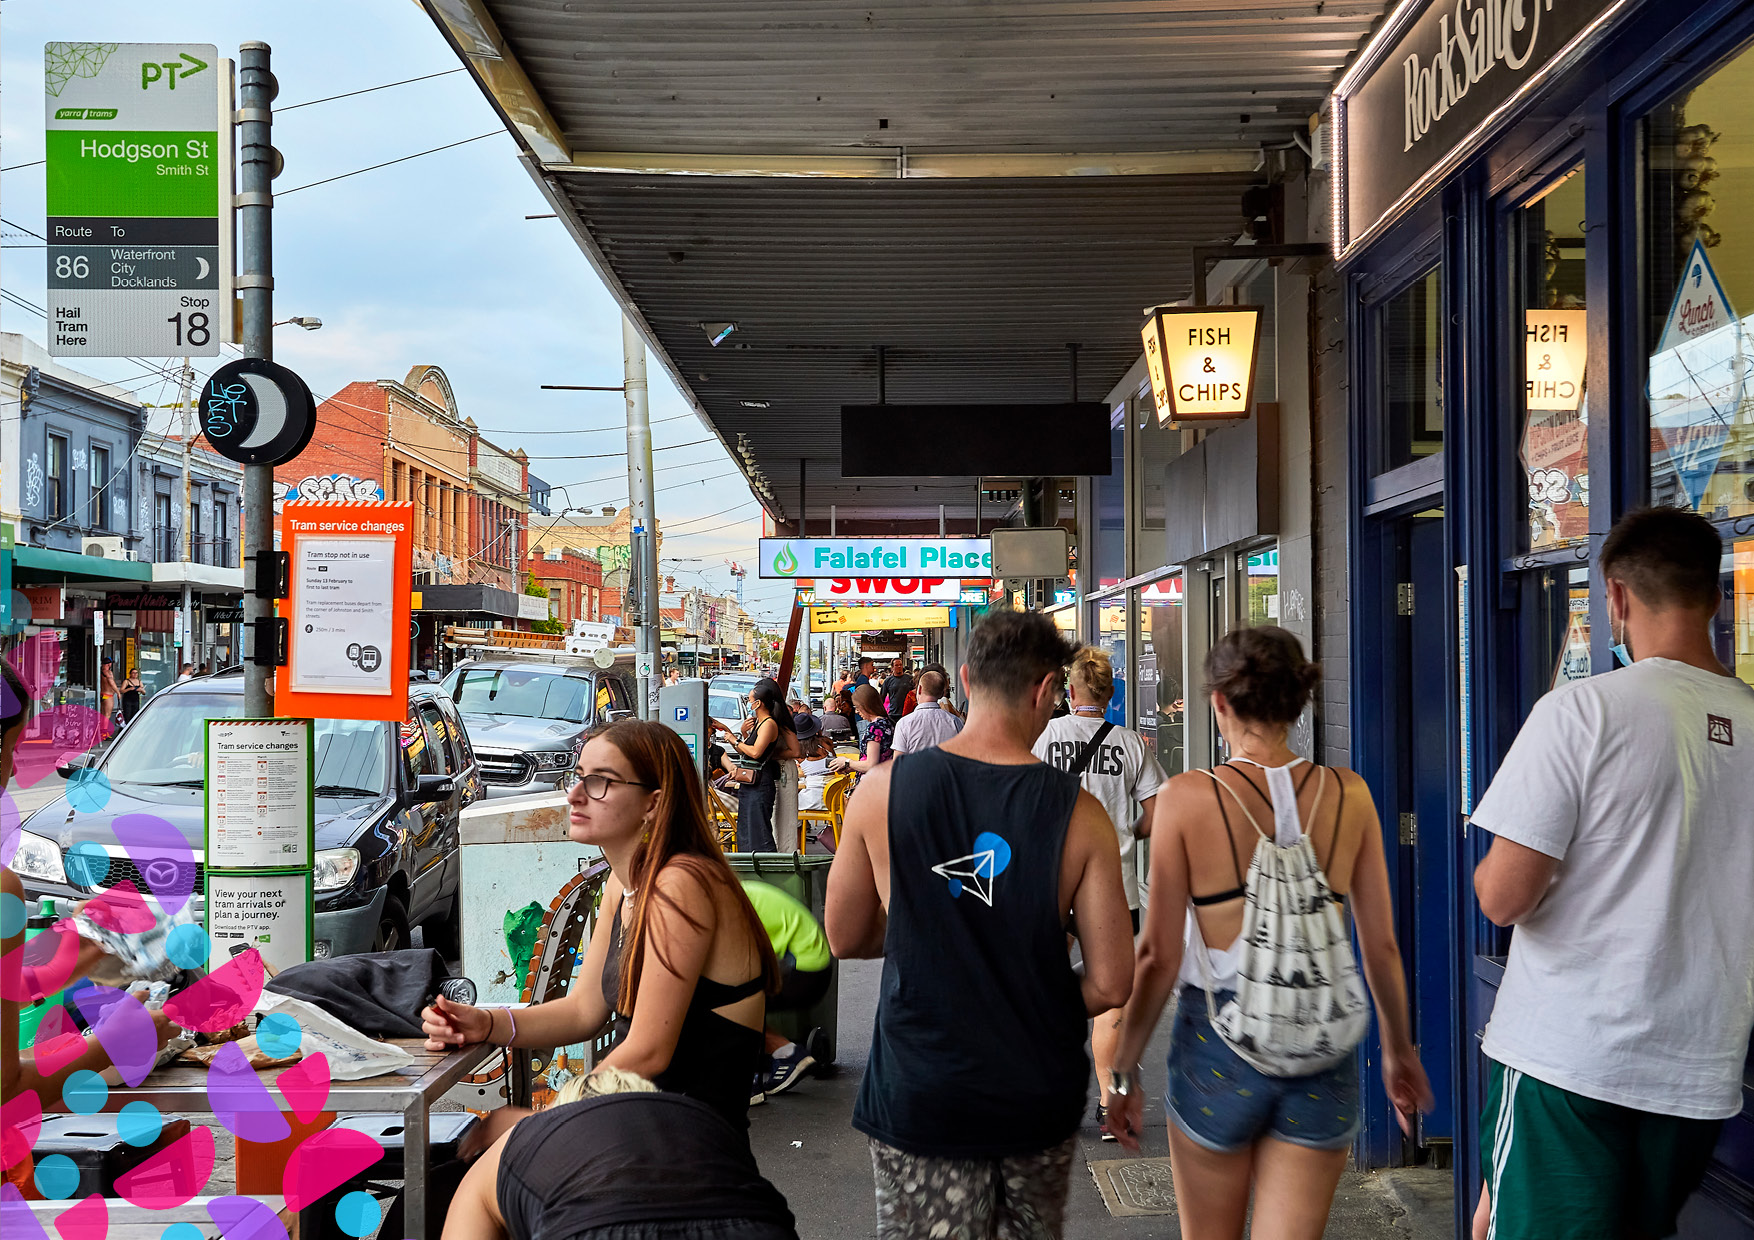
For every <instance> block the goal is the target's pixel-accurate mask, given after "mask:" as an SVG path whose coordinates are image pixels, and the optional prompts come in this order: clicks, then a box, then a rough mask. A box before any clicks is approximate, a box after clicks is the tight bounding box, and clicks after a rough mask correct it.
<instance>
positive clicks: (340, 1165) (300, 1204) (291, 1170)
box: [203, 1128, 384, 1210]
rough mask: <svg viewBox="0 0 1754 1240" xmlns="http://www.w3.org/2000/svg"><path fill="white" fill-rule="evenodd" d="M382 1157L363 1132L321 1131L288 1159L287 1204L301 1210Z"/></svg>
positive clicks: (282, 1184)
mask: <svg viewBox="0 0 1754 1240" xmlns="http://www.w3.org/2000/svg"><path fill="white" fill-rule="evenodd" d="M203 1131H205V1130H203ZM383 1156H384V1147H383V1146H381V1145H379V1144H378V1142H377V1139H376V1138H374V1137H368V1136H366V1135H365V1133H363V1132H354V1131H352V1130H351V1129H347V1128H330V1129H327V1130H325V1131H323V1132H319V1133H317V1134H316V1135H315V1136H313V1137H311V1138H309V1139H308V1140H306V1141H304V1142H303V1143H302V1144H300V1145H299V1147H298V1148H297V1149H296V1150H294V1151H293V1152H292V1157H291V1158H288V1159H287V1160H286V1174H285V1176H284V1177H282V1179H281V1182H280V1188H281V1191H282V1192H284V1193H285V1194H286V1204H287V1205H289V1206H291V1207H292V1208H293V1209H295V1210H302V1209H304V1208H305V1207H306V1206H308V1205H310V1204H311V1202H313V1201H316V1200H317V1199H318V1198H319V1197H321V1196H322V1195H323V1194H324V1193H326V1192H328V1191H329V1190H330V1189H332V1188H339V1187H340V1186H341V1185H343V1184H345V1183H347V1181H349V1180H351V1179H352V1178H353V1177H354V1176H356V1175H358V1174H359V1173H360V1172H361V1171H364V1170H365V1169H366V1168H367V1167H369V1166H371V1165H372V1164H373V1163H375V1162H377V1161H378V1160H379V1159H380V1158H382V1157H383Z"/></svg>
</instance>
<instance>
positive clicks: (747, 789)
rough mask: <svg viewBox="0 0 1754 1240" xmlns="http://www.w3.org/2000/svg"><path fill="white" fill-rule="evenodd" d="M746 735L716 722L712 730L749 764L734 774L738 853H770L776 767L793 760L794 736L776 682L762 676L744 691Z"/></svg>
mask: <svg viewBox="0 0 1754 1240" xmlns="http://www.w3.org/2000/svg"><path fill="white" fill-rule="evenodd" d="M749 707H750V712H751V713H750V716H749V719H748V721H747V722H746V723H745V725H744V726H745V727H746V728H747V729H748V735H747V736H744V737H739V736H738V734H737V733H735V732H733V731H731V729H730V728H729V727H728V726H727V725H725V724H723V723H721V722H720V721H719V720H717V719H712V720H710V722H711V724H712V726H713V727H715V728H717V729H718V730H719V731H721V732H723V733H725V736H726V738H727V739H726V742H725V743H726V744H727V745H728V746H729V747H730V748H731V749H734V750H736V751H737V752H738V753H739V754H741V755H742V756H743V757H745V758H747V759H749V760H750V763H751V765H748V766H745V767H743V768H742V769H741V773H739V774H737V775H736V776H735V778H736V780H737V783H738V784H739V785H740V787H739V788H738V789H737V851H738V852H773V851H774V837H773V807H774V798H775V796H776V795H777V794H778V781H779V773H780V763H781V762H784V761H787V760H790V759H793V758H796V757H797V756H798V744H797V736H796V734H795V733H794V732H793V731H792V728H793V724H792V712H791V711H789V710H787V709H786V703H785V699H784V698H783V697H781V696H780V687H779V684H778V683H777V682H776V681H775V680H774V679H773V678H772V677H771V676H763V677H762V678H761V679H760V680H758V681H756V682H755V685H754V686H753V687H752V688H751V689H750V690H749Z"/></svg>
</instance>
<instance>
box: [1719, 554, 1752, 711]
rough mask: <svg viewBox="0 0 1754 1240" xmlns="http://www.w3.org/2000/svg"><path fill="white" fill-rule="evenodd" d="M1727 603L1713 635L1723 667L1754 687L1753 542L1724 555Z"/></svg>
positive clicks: (1720, 611)
mask: <svg viewBox="0 0 1754 1240" xmlns="http://www.w3.org/2000/svg"><path fill="white" fill-rule="evenodd" d="M1723 584H1724V602H1723V606H1722V608H1721V609H1719V611H1718V621H1717V624H1716V626H1715V628H1714V631H1713V634H1712V636H1713V639H1714V644H1715V645H1716V647H1717V657H1718V659H1719V660H1720V661H1721V662H1722V663H1723V665H1724V666H1725V667H1727V668H1729V669H1730V670H1731V671H1732V672H1734V673H1735V674H1736V675H1737V676H1738V677H1740V678H1741V679H1742V680H1743V681H1745V682H1746V683H1748V684H1750V685H1754V538H1744V539H1742V540H1741V541H1740V542H1737V543H1734V544H1732V546H1731V547H1730V549H1729V550H1728V551H1726V552H1725V553H1724V581H1723Z"/></svg>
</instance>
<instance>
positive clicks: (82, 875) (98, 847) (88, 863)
mask: <svg viewBox="0 0 1754 1240" xmlns="http://www.w3.org/2000/svg"><path fill="white" fill-rule="evenodd" d="M66 866H67V877H68V878H69V879H70V880H72V881H73V882H75V883H77V884H78V885H79V886H81V887H96V886H98V885H100V884H101V883H102V882H103V881H104V880H105V879H107V878H108V877H109V876H110V854H109V853H107V852H105V851H104V846H103V845H102V844H99V843H97V842H96V841H95V840H80V841H79V843H77V844H75V845H74V846H73V847H72V848H69V849H68V850H67V861H66Z"/></svg>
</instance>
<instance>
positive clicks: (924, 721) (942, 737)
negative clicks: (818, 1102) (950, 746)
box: [892, 672, 962, 753]
mask: <svg viewBox="0 0 1754 1240" xmlns="http://www.w3.org/2000/svg"><path fill="white" fill-rule="evenodd" d="M949 688H950V682H949V680H948V679H946V678H945V676H944V673H943V672H921V673H920V684H919V689H918V691H917V692H916V694H915V696H914V709H913V713H912V714H908V715H904V716H902V720H901V722H900V723H898V724H896V725H895V740H894V741H893V742H892V744H893V745H894V748H895V752H896V753H918V752H919V751H920V750H922V749H930V748H932V747H933V746H934V745H942V744H943V743H944V742H945V741H947V740H949V739H950V738H951V737H952V736H955V735H956V734H957V733H958V732H960V731H962V720H960V719H958V718H957V717H956V716H955V715H953V714H951V713H950V712H949V711H947V710H944V709H943V708H942V707H941V705H940V703H941V701H942V699H943V697H944V694H945V692H946V691H948V690H949Z"/></svg>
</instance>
